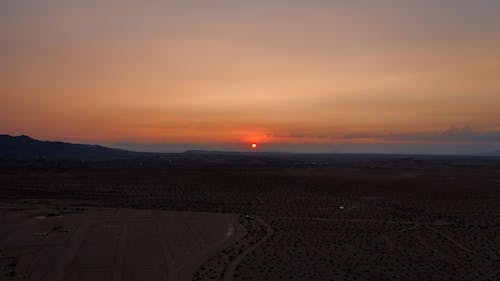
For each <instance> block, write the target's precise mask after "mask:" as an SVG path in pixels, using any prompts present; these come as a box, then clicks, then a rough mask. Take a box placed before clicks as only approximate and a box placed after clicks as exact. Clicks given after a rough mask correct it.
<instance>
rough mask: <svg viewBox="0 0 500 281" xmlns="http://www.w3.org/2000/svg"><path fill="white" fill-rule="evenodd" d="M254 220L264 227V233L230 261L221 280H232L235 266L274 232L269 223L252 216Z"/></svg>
mask: <svg viewBox="0 0 500 281" xmlns="http://www.w3.org/2000/svg"><path fill="white" fill-rule="evenodd" d="M254 218H255V220H256V221H258V222H259V223H260V224H262V225H263V226H265V227H266V231H267V233H266V235H265V236H264V237H263V238H262V239H260V240H259V241H257V242H256V243H255V244H253V245H252V246H250V247H248V248H246V249H245V251H243V252H241V253H240V254H239V255H238V256H237V257H236V258H235V259H234V260H232V261H231V263H230V264H229V265H228V267H227V269H226V272H224V278H223V279H222V280H223V281H232V280H233V277H234V272H235V271H236V268H237V267H238V265H239V264H240V263H241V261H243V259H244V258H245V257H246V256H247V255H248V254H250V253H251V252H252V251H253V250H255V249H257V248H258V247H259V246H260V245H262V243H264V242H265V241H267V240H268V239H269V238H270V237H271V236H272V235H273V233H274V230H273V229H272V228H271V226H270V225H269V224H267V223H266V222H265V221H264V220H263V219H261V218H259V217H257V216H254Z"/></svg>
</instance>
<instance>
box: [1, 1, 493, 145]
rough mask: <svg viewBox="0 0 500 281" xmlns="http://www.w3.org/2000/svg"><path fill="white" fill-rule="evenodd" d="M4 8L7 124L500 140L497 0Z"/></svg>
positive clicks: (206, 139)
mask: <svg viewBox="0 0 500 281" xmlns="http://www.w3.org/2000/svg"><path fill="white" fill-rule="evenodd" d="M165 2H167V3H165ZM353 2H355V3H353ZM375 2H376V3H377V4H375ZM83 3H85V4H83ZM0 11H1V12H0V61H1V64H0V107H1V110H0V129H1V130H0V131H1V132H0V133H7V134H14V135H17V134H28V135H31V136H33V137H38V138H43V139H59V140H68V141H75V142H97V143H112V142H141V143H250V142H260V143H309V144H311V145H314V144H316V143H321V144H324V143H330V142H331V143H338V142H346V143H348V142H374V143H379V142H410V141H414V142H417V143H418V142H419V141H420V142H422V143H424V142H426V141H427V142H429V141H430V142H432V141H435V142H454V141H455V142H460V141H463V139H460V138H459V139H457V140H455V139H453V138H451V137H450V138H444V139H443V138H441V139H440V138H439V137H437V138H436V139H435V140H434V139H432V138H431V137H429V138H423V137H422V135H432V134H434V135H438V136H440V135H443V134H445V135H446V134H447V132H448V131H450V130H452V131H453V128H467V129H468V130H467V132H466V133H467V134H469V135H473V134H476V135H479V137H478V139H477V140H475V139H474V137H473V136H470V137H469V138H466V141H467V142H477V143H481V142H484V139H487V140H488V141H489V142H496V143H500V137H499V138H498V140H497V139H496V137H488V138H483V139H481V136H484V135H485V134H490V135H494V136H496V135H495V134H496V132H498V131H500V121H499V120H500V118H499V112H500V83H499V82H498V81H499V77H500V32H498V31H499V30H500V17H498V14H500V2H499V1H493V0H491V1H488V0H480V1H465V0H456V1H455V0H453V1H452V0H443V1H389V0H381V1H320V0H317V1H294V0H291V1H282V0H275V1H261V0H257V1H83V2H77V1H75V2H73V1H2V2H1V3H0ZM450 128H452V129H450ZM469 128H470V130H469ZM455 133H456V132H453V133H452V135H453V134H455ZM394 134H396V135H398V136H400V137H398V138H394V137H387V136H388V135H394ZM458 134H459V135H460V134H462V132H459V133H458ZM349 136H351V137H349ZM359 136H363V137H359ZM403 136H404V137H403Z"/></svg>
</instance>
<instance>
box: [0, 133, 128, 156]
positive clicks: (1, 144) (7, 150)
mask: <svg viewBox="0 0 500 281" xmlns="http://www.w3.org/2000/svg"><path fill="white" fill-rule="evenodd" d="M136 154H137V153H135V152H130V151H126V150H120V149H112V148H107V147H104V146H100V145H88V144H73V143H66V142H59V141H40V140H36V139H33V138H30V137H28V136H24V135H23V136H17V137H14V136H10V135H0V157H1V158H13V159H27V158H40V157H45V158H75V159H109V158H127V157H133V156H135V155H136Z"/></svg>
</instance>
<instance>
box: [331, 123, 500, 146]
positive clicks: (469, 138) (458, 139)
mask: <svg viewBox="0 0 500 281" xmlns="http://www.w3.org/2000/svg"><path fill="white" fill-rule="evenodd" d="M340 139H344V140H360V139H373V140H385V141H395V142H435V143H500V131H486V132H480V131H475V130H473V129H472V128H471V127H470V126H463V127H451V128H449V129H446V130H444V131H426V132H417V133H381V134H362V133H361V134H348V135H343V136H341V137H340Z"/></svg>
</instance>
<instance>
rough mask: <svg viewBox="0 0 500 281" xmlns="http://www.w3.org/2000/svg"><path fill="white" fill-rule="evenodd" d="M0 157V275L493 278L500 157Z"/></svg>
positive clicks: (499, 268) (499, 244)
mask: <svg viewBox="0 0 500 281" xmlns="http://www.w3.org/2000/svg"><path fill="white" fill-rule="evenodd" d="M0 163H1V164H0V165H1V169H0V171H1V174H0V184H1V193H0V194H1V198H0V199H1V205H0V206H1V216H0V221H1V223H0V266H1V267H0V268H1V270H2V271H1V274H2V275H1V277H0V279H1V280H227V281H228V280H491V281H496V280H499V278H500V206H499V204H498V202H500V160H499V159H498V158H492V157H444V156H443V157H438V156H433V157H431V156H398V155H392V156H388V155H299V154H297V155H294V154H265V153H262V154H259V153H256V154H217V153H214V154H212V153H208V154H204V153H185V154H165V155H159V156H154V157H153V156H151V157H147V158H136V159H122V160H114V161H69V160H64V161H57V160H46V159H39V160H35V161H27V160H17V161H13V160H3V161H1V162H0Z"/></svg>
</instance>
